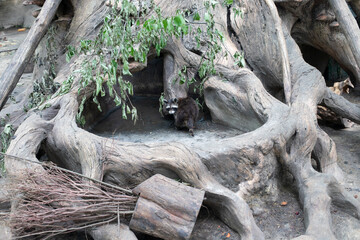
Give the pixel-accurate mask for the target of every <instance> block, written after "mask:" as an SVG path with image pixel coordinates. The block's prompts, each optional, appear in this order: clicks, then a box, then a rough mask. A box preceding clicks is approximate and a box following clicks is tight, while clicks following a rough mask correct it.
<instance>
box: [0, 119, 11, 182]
mask: <svg viewBox="0 0 360 240" xmlns="http://www.w3.org/2000/svg"><path fill="white" fill-rule="evenodd" d="M13 135H14V128H13V126H12V125H11V124H6V125H5V126H4V130H3V131H2V132H1V134H0V141H1V152H2V153H5V152H6V150H7V149H8V147H9V145H10V141H11V138H12V136H13ZM4 173H5V167H4V156H3V155H0V175H3V174H4Z"/></svg>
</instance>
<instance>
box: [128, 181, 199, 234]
mask: <svg viewBox="0 0 360 240" xmlns="http://www.w3.org/2000/svg"><path fill="white" fill-rule="evenodd" d="M133 192H134V193H135V194H140V197H139V200H138V201H137V203H136V207H135V212H134V214H133V216H132V219H131V221H130V228H131V229H132V230H135V231H139V232H143V233H146V234H149V235H152V236H155V237H160V238H163V239H173V240H175V239H189V238H190V236H191V232H192V230H193V228H194V225H195V221H196V218H197V215H198V213H199V210H200V207H201V204H202V202H203V199H204V194H205V191H203V190H199V189H196V188H192V187H188V186H185V185H184V184H181V183H179V182H177V181H174V180H172V179H169V178H167V177H164V176H162V175H160V174H157V175H155V176H153V177H151V178H149V179H148V180H146V181H145V182H143V183H141V184H140V185H139V186H137V187H136V188H135V189H134V190H133Z"/></svg>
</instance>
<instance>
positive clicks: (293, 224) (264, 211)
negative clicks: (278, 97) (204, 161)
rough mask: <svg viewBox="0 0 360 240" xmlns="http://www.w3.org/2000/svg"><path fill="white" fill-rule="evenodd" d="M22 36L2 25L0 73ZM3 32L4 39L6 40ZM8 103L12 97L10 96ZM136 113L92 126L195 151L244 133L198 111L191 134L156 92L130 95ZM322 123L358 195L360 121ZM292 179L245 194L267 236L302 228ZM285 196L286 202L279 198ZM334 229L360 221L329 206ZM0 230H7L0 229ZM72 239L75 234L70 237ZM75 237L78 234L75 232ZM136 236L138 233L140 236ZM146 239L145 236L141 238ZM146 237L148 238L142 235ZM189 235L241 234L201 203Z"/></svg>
mask: <svg viewBox="0 0 360 240" xmlns="http://www.w3.org/2000/svg"><path fill="white" fill-rule="evenodd" d="M25 36H26V32H17V30H16V29H10V30H6V31H1V30H0V75H1V74H2V72H3V71H4V70H5V68H6V66H7V64H8V63H9V61H10V59H11V56H12V54H13V53H14V51H13V50H14V49H16V48H17V47H18V45H19V43H20V42H21V41H22V39H24V37H25ZM4 37H6V39H5V40H4ZM29 85H31V75H24V76H23V78H22V80H21V81H20V82H19V84H18V86H17V88H16V89H15V92H14V97H15V100H9V101H15V102H16V101H18V100H17V99H16V96H17V93H18V94H19V93H21V92H22V90H23V89H24V88H25V87H26V86H29ZM349 98H350V99H351V101H353V102H358V103H360V92H358V91H357V92H353V93H352V94H351V95H349ZM8 103H11V102H8ZM134 104H135V106H137V108H138V111H139V113H140V119H139V121H138V123H137V124H136V125H135V126H134V125H133V123H132V122H131V121H126V122H125V121H124V120H122V119H121V112H120V111H113V112H112V113H110V114H109V115H108V116H106V118H104V119H103V121H100V122H98V124H97V125H94V126H93V128H92V132H93V133H95V134H98V135H101V136H107V137H109V138H114V139H118V140H121V141H129V142H144V143H146V142H152V141H156V142H166V141H178V142H181V143H183V144H185V145H187V146H189V147H190V148H194V149H197V151H198V152H200V153H201V152H202V154H206V148H207V147H208V146H214V147H219V146H217V145H216V142H217V140H218V139H220V138H226V137H231V136H235V135H238V134H242V132H240V131H239V130H234V129H231V128H227V127H224V126H221V125H218V124H214V123H212V122H211V121H210V120H209V119H208V118H207V117H204V116H203V117H202V118H201V120H199V121H198V123H197V128H196V129H195V136H194V137H191V136H190V135H189V133H188V132H186V131H177V130H176V129H175V127H174V126H173V125H172V123H171V121H168V120H165V119H163V118H162V117H161V116H160V114H159V112H158V97H157V96H153V97H150V98H149V97H146V98H144V97H138V98H137V99H134ZM323 129H324V130H325V131H326V132H327V133H328V134H329V135H330V136H331V137H332V139H333V140H334V141H335V143H336V148H337V152H338V161H339V165H340V167H341V168H342V170H343V171H344V175H345V179H346V180H345V183H344V185H345V187H346V189H347V190H348V191H350V192H351V193H352V194H353V195H354V197H356V196H359V198H360V126H359V125H355V126H354V127H352V128H350V129H338V130H336V129H332V128H329V127H325V126H323ZM291 186H292V185H291V183H290V184H283V185H282V186H280V193H279V194H278V195H277V196H262V195H256V196H253V197H252V198H251V199H248V203H249V205H250V207H251V208H252V210H253V213H254V216H255V219H256V221H257V224H258V226H259V227H260V228H261V230H262V231H263V232H264V233H265V236H266V238H267V239H291V238H294V237H297V236H299V235H300V234H301V233H303V232H304V230H305V229H304V220H303V212H302V210H301V206H300V204H299V202H298V200H297V195H296V192H295V191H294V190H293V189H292V188H291ZM283 201H286V202H287V205H286V206H281V202H283ZM332 213H333V219H332V221H333V225H334V233H335V235H336V237H337V238H338V239H344V240H346V239H348V240H350V239H360V224H359V221H358V220H356V219H354V218H353V217H351V216H349V215H346V214H344V213H342V212H341V211H340V210H339V209H337V208H335V207H332ZM0 236H5V235H3V233H2V232H1V223H0ZM73 239H75V238H73ZM76 239H80V238H78V237H76ZM139 239H143V238H141V236H139ZM144 239H145V238H144ZM146 239H149V238H146ZM192 239H208V240H215V239H239V236H238V235H237V234H236V233H235V232H234V231H232V230H231V229H230V228H229V227H227V226H226V225H225V224H224V223H222V222H221V221H219V220H218V219H217V218H216V217H214V215H213V214H212V210H211V209H208V208H206V207H203V208H202V209H201V212H200V214H199V217H198V220H197V223H196V227H195V229H194V232H193V236H192Z"/></svg>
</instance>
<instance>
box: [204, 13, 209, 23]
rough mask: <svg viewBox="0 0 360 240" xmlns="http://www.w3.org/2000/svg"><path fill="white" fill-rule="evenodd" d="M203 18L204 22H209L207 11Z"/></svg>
mask: <svg viewBox="0 0 360 240" xmlns="http://www.w3.org/2000/svg"><path fill="white" fill-rule="evenodd" d="M204 19H205V21H206V22H210V14H209V13H208V12H206V13H205V15H204Z"/></svg>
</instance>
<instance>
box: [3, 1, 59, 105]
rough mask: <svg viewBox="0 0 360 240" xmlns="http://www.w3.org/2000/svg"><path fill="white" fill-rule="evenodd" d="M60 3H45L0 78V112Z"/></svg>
mask: <svg viewBox="0 0 360 240" xmlns="http://www.w3.org/2000/svg"><path fill="white" fill-rule="evenodd" d="M60 3H61V0H47V1H46V2H45V4H44V6H43V8H42V10H41V12H40V14H39V17H38V18H37V19H36V21H35V23H34V25H33V26H32V27H31V29H30V31H29V33H28V35H27V36H26V38H25V40H24V41H23V42H22V43H21V45H20V46H19V48H18V50H17V51H16V53H15V54H14V56H13V58H12V60H11V62H10V63H9V65H8V66H7V68H6V70H5V71H4V73H3V74H2V76H1V77H0V110H1V109H2V108H3V107H4V105H5V103H6V101H7V99H8V97H9V95H10V94H11V93H12V91H13V90H14V88H15V86H16V84H17V83H18V81H19V79H20V77H21V75H22V74H23V72H24V69H25V67H26V65H27V63H28V62H29V60H30V58H31V56H32V55H33V54H34V51H35V49H36V47H37V46H38V45H39V43H40V40H41V39H42V37H43V36H44V35H45V33H46V31H47V29H48V27H49V25H50V23H51V21H52V19H53V18H54V16H55V13H56V10H57V8H58V6H59V4H60Z"/></svg>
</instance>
